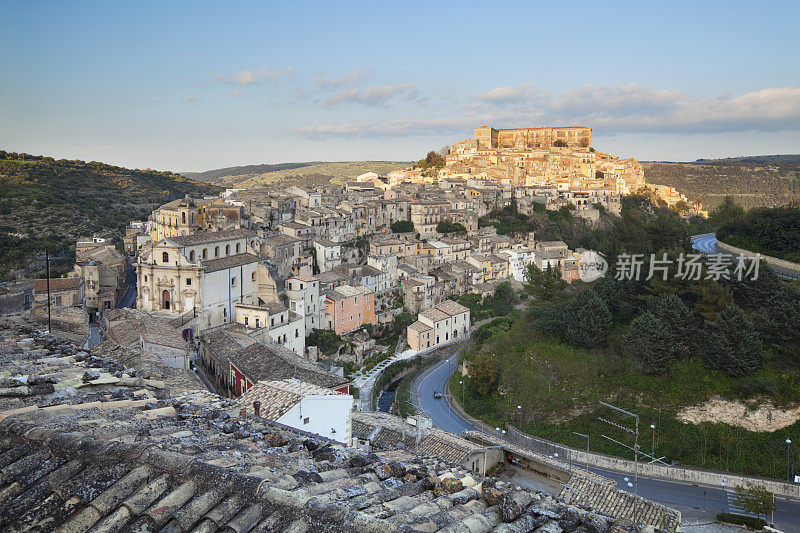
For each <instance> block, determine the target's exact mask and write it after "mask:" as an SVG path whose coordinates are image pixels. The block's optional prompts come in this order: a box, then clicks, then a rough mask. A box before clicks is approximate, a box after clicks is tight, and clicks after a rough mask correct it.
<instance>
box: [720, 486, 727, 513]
mask: <svg viewBox="0 0 800 533" xmlns="http://www.w3.org/2000/svg"><path fill="white" fill-rule="evenodd" d="M727 482H728V480H727V479H725V478H722V481H721V482H720V485H722V512H723V513H724V512H725V483H727Z"/></svg>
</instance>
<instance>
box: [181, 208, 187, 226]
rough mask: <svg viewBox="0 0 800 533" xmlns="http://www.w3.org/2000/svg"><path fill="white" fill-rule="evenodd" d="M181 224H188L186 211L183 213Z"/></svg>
mask: <svg viewBox="0 0 800 533" xmlns="http://www.w3.org/2000/svg"><path fill="white" fill-rule="evenodd" d="M181 222H182V223H183V224H186V211H184V212H182V213H181Z"/></svg>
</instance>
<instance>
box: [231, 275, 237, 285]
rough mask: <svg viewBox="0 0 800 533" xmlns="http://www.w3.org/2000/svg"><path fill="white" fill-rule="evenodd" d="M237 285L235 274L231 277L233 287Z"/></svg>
mask: <svg viewBox="0 0 800 533" xmlns="http://www.w3.org/2000/svg"><path fill="white" fill-rule="evenodd" d="M235 286H236V276H233V277H232V278H231V287H235Z"/></svg>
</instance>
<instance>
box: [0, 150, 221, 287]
mask: <svg viewBox="0 0 800 533" xmlns="http://www.w3.org/2000/svg"><path fill="white" fill-rule="evenodd" d="M219 190H220V189H219V187H216V186H214V185H207V184H201V183H197V182H195V181H192V180H189V179H187V178H184V177H182V176H180V175H178V174H174V173H172V172H169V171H156V170H149V169H147V170H138V169H137V170H131V169H127V168H122V167H117V166H113V165H107V164H105V163H99V162H97V161H92V162H85V161H68V160H64V159H62V160H55V159H53V158H52V157H44V156H32V155H28V154H17V153H13V152H6V151H3V150H0V279H8V278H9V277H10V276H11V275H12V273H13V271H15V270H18V269H22V268H25V267H31V266H42V265H43V261H42V258H43V256H44V251H45V249H48V250H49V251H50V253H51V254H52V255H54V256H56V257H57V258H60V260H58V261H56V262H55V265H54V266H55V270H56V272H60V271H63V270H65V269H67V268H69V266H70V265H71V261H72V258H73V257H74V253H75V242H74V241H75V239H76V238H77V237H80V236H84V235H94V234H97V235H99V236H104V237H110V238H113V239H114V240H115V242H117V243H120V242H121V239H120V238H121V236H123V235H124V233H125V227H126V226H127V225H128V223H129V222H130V221H131V220H143V219H145V218H146V217H147V216H148V215H149V213H150V211H151V210H152V209H153V208H154V207H156V206H158V205H160V204H162V203H164V202H167V201H169V200H171V199H174V198H179V197H183V196H185V195H186V194H192V195H204V194H213V193H215V192H217V191H219ZM34 273H35V272H30V273H29V274H34Z"/></svg>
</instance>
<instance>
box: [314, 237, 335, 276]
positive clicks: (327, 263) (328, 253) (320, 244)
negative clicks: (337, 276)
mask: <svg viewBox="0 0 800 533" xmlns="http://www.w3.org/2000/svg"><path fill="white" fill-rule="evenodd" d="M314 250H316V252H317V266H318V267H319V272H320V274H321V273H323V272H328V271H329V270H333V268H334V267H337V266H339V265H341V264H342V245H341V244H340V243H336V242H332V241H329V240H327V239H318V238H314Z"/></svg>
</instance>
